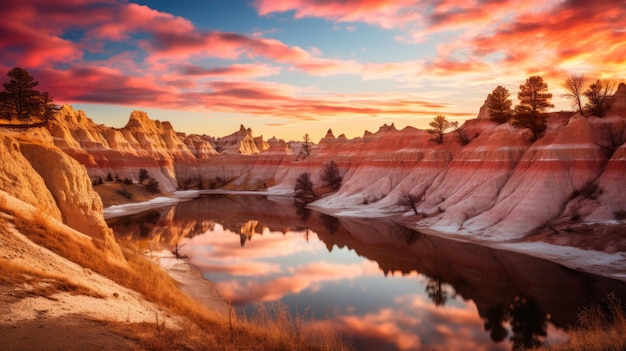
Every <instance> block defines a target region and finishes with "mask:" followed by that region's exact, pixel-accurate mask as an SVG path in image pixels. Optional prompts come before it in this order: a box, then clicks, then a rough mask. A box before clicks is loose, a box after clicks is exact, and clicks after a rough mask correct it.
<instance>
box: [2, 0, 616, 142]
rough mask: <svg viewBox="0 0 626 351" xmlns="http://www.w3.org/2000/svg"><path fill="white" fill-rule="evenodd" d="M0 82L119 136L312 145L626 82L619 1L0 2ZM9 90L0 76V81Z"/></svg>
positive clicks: (564, 105) (559, 102)
mask: <svg viewBox="0 0 626 351" xmlns="http://www.w3.org/2000/svg"><path fill="white" fill-rule="evenodd" d="M0 13H2V14H3V16H4V21H2V22H1V23H0V72H8V71H9V70H10V69H12V68H13V67H22V68H25V69H27V70H28V71H29V72H30V73H31V75H33V77H35V80H37V81H39V83H40V86H39V89H40V90H41V91H48V92H49V93H50V94H51V95H52V96H53V97H54V101H55V102H56V103H57V104H70V105H72V106H73V107H74V108H75V109H81V110H84V111H85V113H86V114H87V116H89V117H90V118H92V119H93V120H94V122H96V123H101V124H105V125H108V126H112V127H123V126H124V125H125V124H126V122H127V121H128V117H129V115H130V113H131V112H132V111H133V110H141V111H146V112H148V115H149V116H150V117H151V118H152V119H158V120H161V121H170V122H171V123H172V125H173V126H174V128H175V129H176V130H177V131H182V132H185V133H188V134H192V133H194V134H208V135H211V136H217V137H219V136H225V135H228V134H231V133H233V132H235V131H237V130H238V129H239V127H240V125H244V126H245V127H247V128H251V129H252V131H253V133H254V135H255V136H259V135H263V136H264V138H265V139H269V138H271V137H273V136H275V137H277V138H280V139H285V140H302V137H303V135H304V134H305V133H307V134H309V135H310V136H311V138H312V140H313V141H316V140H318V139H319V138H322V137H323V136H324V135H325V134H326V131H327V130H328V129H332V130H333V133H334V135H335V136H339V135H340V134H345V135H346V136H347V137H348V138H354V137H360V136H362V135H363V133H364V131H366V130H368V131H372V132H375V131H377V130H378V128H379V127H380V126H382V125H383V124H391V123H394V124H395V126H396V127H397V128H398V129H400V128H404V127H405V126H413V127H417V128H427V126H428V122H429V121H431V120H432V119H433V118H434V117H435V116H436V115H440V114H441V115H444V116H446V117H447V118H448V119H449V120H458V121H460V122H461V123H462V122H463V121H465V120H467V119H471V118H474V117H476V115H477V113H478V110H479V108H480V106H481V105H482V104H483V102H484V100H485V99H486V97H487V95H488V94H489V93H490V92H491V91H492V90H493V89H494V88H495V87H497V86H498V85H502V86H504V87H506V88H507V89H509V91H510V92H511V96H512V98H513V103H514V104H516V103H517V99H516V97H517V92H518V90H519V85H520V84H523V83H524V81H525V80H526V78H528V77H529V76H532V75H541V76H542V77H543V78H544V80H545V81H546V82H547V83H548V89H549V91H550V92H551V93H553V95H554V97H553V101H552V102H553V103H554V104H555V105H556V106H555V110H570V109H571V106H570V103H569V101H567V100H566V99H565V98H564V97H562V95H563V94H564V90H563V88H562V84H563V82H564V81H565V79H566V78H567V76H568V75H569V74H573V73H575V74H584V75H585V76H586V77H587V78H589V79H590V80H591V79H593V80H595V79H614V80H616V81H618V82H620V81H626V1H623V0H527V1H517V0H474V1H472V0H440V1H437V0H340V1H331V0H241V1H236V0H178V1H174V0H155V1H147V0H141V1H127V0H3V1H2V2H1V3H0ZM7 80H8V77H6V76H5V75H4V74H0V81H3V82H4V81H7Z"/></svg>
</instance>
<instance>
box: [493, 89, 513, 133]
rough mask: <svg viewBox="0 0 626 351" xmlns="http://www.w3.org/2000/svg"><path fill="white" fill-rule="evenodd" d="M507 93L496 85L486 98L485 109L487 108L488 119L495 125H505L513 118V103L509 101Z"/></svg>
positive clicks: (509, 95)
mask: <svg viewBox="0 0 626 351" xmlns="http://www.w3.org/2000/svg"><path fill="white" fill-rule="evenodd" d="M510 97H511V94H510V93H509V91H508V90H507V89H506V88H505V87H503V86H501V85H498V87H496V88H495V89H494V90H493V92H491V94H489V95H488V96H487V107H488V108H489V117H490V118H491V120H492V121H494V122H497V123H500V124H502V123H506V122H508V120H509V119H510V118H511V116H513V111H512V110H511V106H512V104H513V102H512V101H511V99H510Z"/></svg>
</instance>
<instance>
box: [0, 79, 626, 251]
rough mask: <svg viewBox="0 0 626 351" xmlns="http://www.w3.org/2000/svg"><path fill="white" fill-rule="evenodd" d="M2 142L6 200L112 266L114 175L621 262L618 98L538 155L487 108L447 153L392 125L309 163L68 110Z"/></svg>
mask: <svg viewBox="0 0 626 351" xmlns="http://www.w3.org/2000/svg"><path fill="white" fill-rule="evenodd" d="M459 132H462V133H464V135H465V136H466V137H467V138H468V139H469V142H468V143H461V142H459V140H458V133H459ZM0 137H1V138H2V143H0V147H1V148H2V149H1V150H0V152H1V153H2V155H3V156H4V159H5V160H10V162H6V161H5V162H3V164H2V166H1V167H2V169H1V170H0V189H2V193H3V195H5V196H10V197H14V198H16V199H19V200H20V201H23V202H24V203H26V204H28V205H30V206H33V207H35V208H37V209H38V210H40V211H42V212H44V213H46V214H47V215H49V216H50V217H51V218H54V219H55V220H58V221H60V222H63V223H64V224H66V225H67V226H69V227H70V228H73V229H74V230H76V231H78V232H81V233H83V234H86V235H88V236H91V237H92V238H94V240H96V241H97V242H98V243H99V245H100V246H101V247H103V248H105V249H106V251H107V252H108V253H109V254H110V256H111V259H112V260H113V261H115V260H117V261H120V262H121V261H123V260H122V259H121V253H120V251H119V248H117V245H116V244H115V240H114V238H113V233H112V232H111V230H110V229H109V228H108V227H107V225H106V223H105V222H104V219H103V215H102V211H103V207H104V206H103V203H102V200H101V199H100V198H99V196H98V195H97V192H96V191H94V187H96V188H97V186H98V185H95V184H97V183H98V180H101V179H105V178H107V177H110V176H111V175H115V178H116V179H125V180H130V181H132V182H134V183H138V182H139V179H138V176H139V170H140V169H146V170H147V171H148V173H149V174H150V176H151V177H152V178H154V179H155V180H156V181H158V184H159V186H160V189H161V190H162V191H163V192H165V193H172V192H175V191H177V190H188V189H196V190H209V189H222V190H232V191H242V190H245V191H259V192H263V193H265V194H268V195H281V196H292V195H293V194H294V184H295V182H296V179H297V178H298V176H300V175H301V174H303V173H309V174H310V175H311V180H312V182H313V184H314V188H315V191H316V192H317V193H318V195H320V196H319V198H317V199H315V201H312V202H310V203H308V206H309V207H311V208H315V209H318V210H321V211H323V212H328V213H330V214H333V215H336V216H342V217H385V216H394V217H395V218H397V219H398V220H400V221H402V222H403V223H404V224H405V225H406V226H409V227H411V228H413V229H418V230H424V231H429V232H431V233H435V234H437V235H444V236H450V237H453V238H456V239H459V240H470V241H475V242H485V243H489V242H497V243H510V242H516V241H545V242H549V243H551V244H555V245H565V246H568V245H572V246H577V247H580V248H583V249H590V250H597V251H603V252H606V253H622V252H624V251H626V240H624V234H623V233H624V227H625V219H626V196H624V195H623V194H624V191H625V190H626V182H625V181H624V175H625V174H626V143H625V142H626V85H624V84H620V86H619V88H618V90H617V92H616V94H615V98H614V104H613V107H612V109H611V110H610V111H609V113H608V114H607V116H606V117H604V118H598V117H593V116H590V117H584V116H581V115H579V114H574V113H570V112H554V113H551V114H550V115H549V118H548V128H547V131H546V133H545V135H544V136H543V137H542V138H540V139H539V140H537V141H535V142H531V141H530V139H531V134H530V132H529V131H528V130H526V129H518V128H514V127H512V126H511V125H510V124H508V123H505V124H496V123H495V122H492V121H491V120H490V119H489V116H488V112H487V110H486V108H485V106H483V107H482V108H481V110H480V111H479V113H478V116H477V118H475V119H472V120H468V121H466V122H465V123H464V124H463V125H462V126H461V127H460V128H459V130H457V131H451V132H449V133H446V134H445V136H444V139H443V143H441V144H438V143H435V142H433V141H432V140H431V138H432V136H431V135H430V134H429V133H428V132H427V131H425V130H420V129H416V128H413V127H406V128H404V129H402V130H398V129H396V127H395V126H394V125H393V124H391V125H383V126H382V127H380V129H379V130H378V131H376V132H369V131H365V133H364V134H363V136H362V137H360V138H354V139H347V138H346V137H345V136H344V135H340V136H338V137H335V135H334V134H333V131H331V130H329V131H328V133H327V135H326V136H325V137H324V138H322V139H321V140H320V141H319V142H318V143H311V144H310V145H308V146H309V152H308V153H306V152H304V147H303V142H300V141H283V140H278V139H276V138H270V139H269V140H264V139H263V138H262V137H255V136H254V135H253V132H252V131H251V130H250V129H246V128H245V127H244V126H243V125H242V126H241V127H240V129H239V130H238V131H236V132H234V133H233V134H231V135H228V136H225V137H213V136H207V135H187V134H185V133H180V132H177V131H175V130H174V128H173V127H172V125H171V124H170V123H169V122H160V121H156V120H152V119H150V118H149V116H148V115H147V114H146V113H144V112H141V111H134V112H133V113H132V114H131V115H130V118H129V121H128V123H127V125H126V126H125V127H123V128H112V127H108V126H104V125H100V124H96V123H94V122H93V121H92V120H91V119H90V118H88V116H87V115H86V114H85V112H83V111H76V110H74V109H73V108H72V107H71V106H69V105H65V106H63V107H62V108H61V109H60V110H59V111H58V114H57V116H56V118H54V119H53V120H51V121H50V122H49V123H48V125H47V126H44V127H39V128H30V129H27V130H19V131H18V130H11V129H10V128H9V129H6V130H5V131H3V132H2V133H0ZM331 161H332V162H334V163H335V164H336V165H337V166H338V170H339V173H340V175H341V177H342V179H343V181H342V185H341V187H340V188H339V189H338V190H336V191H329V187H328V186H326V185H325V184H324V182H323V181H322V180H321V177H322V174H323V172H324V169H325V165H327V164H328V163H329V162H331ZM92 184H94V186H92ZM407 199H411V201H410V203H407ZM598 238H600V240H598Z"/></svg>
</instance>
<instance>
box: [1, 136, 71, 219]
mask: <svg viewBox="0 0 626 351" xmlns="http://www.w3.org/2000/svg"><path fill="white" fill-rule="evenodd" d="M0 156H1V157H2V160H3V162H1V163H0V189H2V190H4V191H5V192H7V193H9V194H10V195H12V196H14V197H16V198H18V199H20V200H22V201H24V202H26V203H29V204H31V205H33V206H35V207H36V208H38V209H39V210H40V211H41V212H43V213H45V214H47V215H49V216H52V217H53V218H55V219H58V220H60V219H61V211H60V210H59V208H58V207H57V204H56V201H55V199H54V197H53V196H52V194H51V193H50V191H49V190H48V188H47V186H46V183H45V181H44V179H43V178H42V177H41V175H39V174H38V173H37V172H36V171H35V170H34V169H33V167H32V166H31V164H30V162H29V161H28V160H27V159H26V158H24V155H22V149H21V147H20V144H19V142H18V141H17V140H16V139H14V138H12V137H9V136H6V135H2V134H0Z"/></svg>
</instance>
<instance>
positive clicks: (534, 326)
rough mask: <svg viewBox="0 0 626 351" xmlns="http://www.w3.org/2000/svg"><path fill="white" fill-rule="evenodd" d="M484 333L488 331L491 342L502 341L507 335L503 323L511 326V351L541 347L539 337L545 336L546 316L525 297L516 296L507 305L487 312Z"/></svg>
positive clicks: (492, 308)
mask: <svg viewBox="0 0 626 351" xmlns="http://www.w3.org/2000/svg"><path fill="white" fill-rule="evenodd" d="M485 319H486V320H485V331H490V336H491V340H493V341H494V342H500V341H503V340H504V339H505V338H506V337H507V336H508V334H509V332H508V331H507V329H506V328H505V327H504V323H505V322H509V323H510V324H511V331H512V335H511V341H512V342H513V350H525V349H530V348H535V347H538V346H541V344H542V341H541V339H540V338H541V337H545V336H546V335H547V315H546V313H545V312H543V310H542V309H541V307H539V305H538V304H537V303H536V302H535V301H533V300H530V299H527V298H525V297H520V296H516V297H515V298H514V299H513V301H512V302H511V303H510V304H509V305H507V306H502V305H498V306H495V307H491V308H489V309H488V310H487V316H486V318H485Z"/></svg>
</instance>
